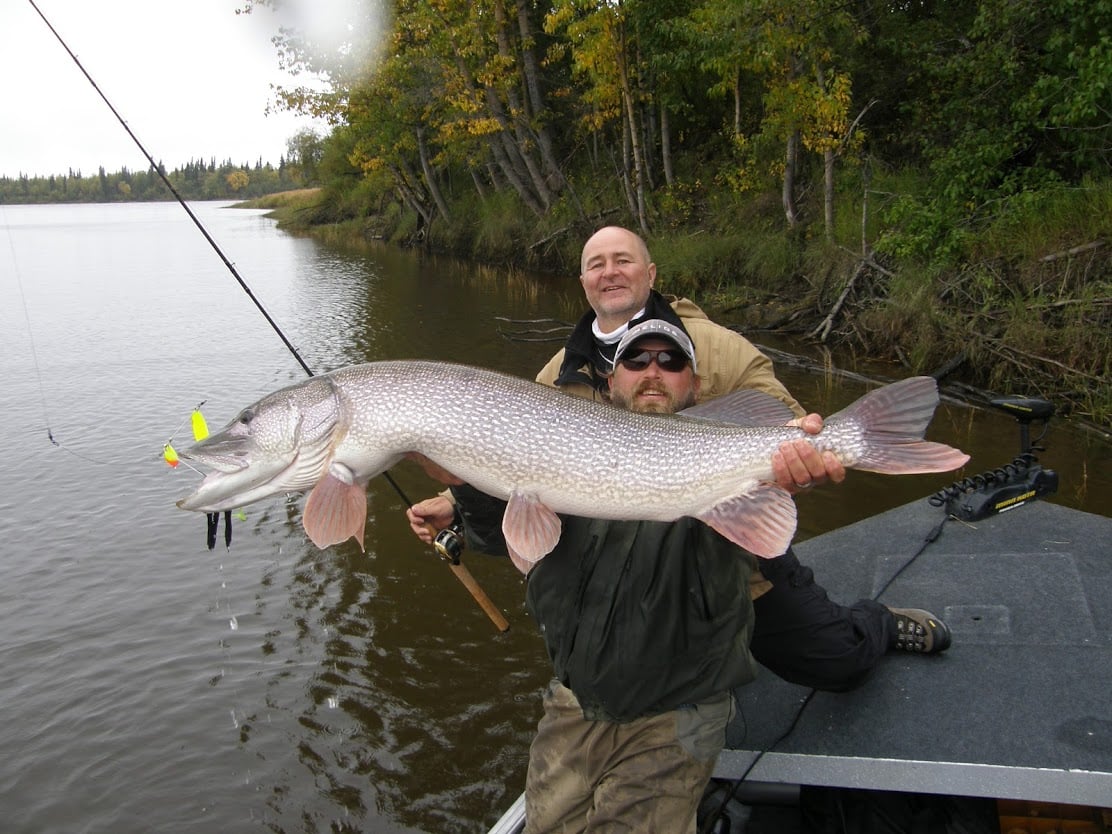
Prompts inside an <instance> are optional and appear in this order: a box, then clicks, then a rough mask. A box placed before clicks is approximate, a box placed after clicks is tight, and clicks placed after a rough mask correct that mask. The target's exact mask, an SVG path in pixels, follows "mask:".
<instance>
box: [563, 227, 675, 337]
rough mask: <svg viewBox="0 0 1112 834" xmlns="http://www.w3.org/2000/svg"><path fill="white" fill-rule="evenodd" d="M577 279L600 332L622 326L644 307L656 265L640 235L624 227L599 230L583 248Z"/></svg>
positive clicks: (607, 331)
mask: <svg viewBox="0 0 1112 834" xmlns="http://www.w3.org/2000/svg"><path fill="white" fill-rule="evenodd" d="M581 268H582V270H583V272H582V274H580V276H579V280H580V281H582V282H583V291H584V293H586V295H587V303H588V304H590V305H591V309H592V310H594V311H595V315H597V316H598V324H599V327H601V328H602V330H603V332H605V333H609V332H610V331H612V330H614V329H616V328H618V327H621V326H622V325H623V324H625V323H626V322H627V321H629V320H630V319H631V318H633V316H634V315H635V314H636V313H637V312H638V311H639V310H640V309H641V308H642V307H644V306H645V303H646V302H647V301H648V300H649V290H650V289H651V288H652V285H653V281H654V280H656V264H653V263H649V253H648V251H647V250H646V249H645V246H644V244H642V242H641V240H640V238H638V237H637V236H636V235H635V234H633V233H632V232H630V231H628V230H627V229H620V228H617V227H615V226H610V227H607V228H605V229H600V230H599V231H597V232H595V234H594V235H593V236H592V237H591V238H590V239H589V240H588V241H587V243H586V245H585V246H584V247H583V260H582V263H581Z"/></svg>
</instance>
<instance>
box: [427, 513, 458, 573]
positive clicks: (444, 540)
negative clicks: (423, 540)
mask: <svg viewBox="0 0 1112 834" xmlns="http://www.w3.org/2000/svg"><path fill="white" fill-rule="evenodd" d="M432 546H433V547H434V548H436V552H437V553H439V554H440V558H441V559H443V560H444V561H446V562H451V563H452V564H453V565H458V564H459V558H460V556H461V555H463V524H462V523H460V522H459V521H455V522H453V523H452V524H451V525H449V526H448V527H445V528H444V529H443V530H441V531H440V532H439V533H437V534H436V538H435V539H433V540H432Z"/></svg>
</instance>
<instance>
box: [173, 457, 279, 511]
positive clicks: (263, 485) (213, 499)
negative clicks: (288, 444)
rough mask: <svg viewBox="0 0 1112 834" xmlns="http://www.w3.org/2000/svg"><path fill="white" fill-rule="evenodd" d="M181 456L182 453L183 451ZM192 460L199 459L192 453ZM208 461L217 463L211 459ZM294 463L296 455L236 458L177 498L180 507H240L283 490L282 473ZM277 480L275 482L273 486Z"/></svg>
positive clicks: (210, 509)
mask: <svg viewBox="0 0 1112 834" xmlns="http://www.w3.org/2000/svg"><path fill="white" fill-rule="evenodd" d="M183 457H185V456H184V455H183ZM192 459H193V460H200V459H199V457H193V458H192ZM204 462H205V463H206V464H208V465H212V466H216V464H214V463H212V462H210V461H204ZM296 465H297V455H294V456H293V457H292V458H282V459H273V460H268V461H263V462H256V463H248V462H247V461H245V460H242V459H241V460H238V461H235V465H234V466H232V468H217V470H216V471H214V472H209V473H208V474H207V475H205V477H204V480H202V481H201V484H200V486H198V487H197V489H196V490H195V491H194V492H193V493H192V494H191V495H187V496H186V497H185V498H182V499H181V500H180V501H178V502H177V504H178V506H179V507H180V508H181V509H183V510H193V511H195V512H202V513H215V512H221V511H223V510H233V509H235V508H236V507H243V506H246V505H247V504H250V503H252V502H253V501H258V500H259V499H260V498H266V497H268V496H270V495H274V494H275V493H277V492H284V491H286V488H285V485H284V484H285V476H286V474H287V473H289V472H290V471H291V470H292V469H294V468H295V467H296ZM276 484H277V486H276Z"/></svg>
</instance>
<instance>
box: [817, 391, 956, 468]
mask: <svg viewBox="0 0 1112 834" xmlns="http://www.w3.org/2000/svg"><path fill="white" fill-rule="evenodd" d="M937 407H938V383H937V382H936V381H935V379H934V377H929V376H916V377H911V378H909V379H904V380H901V381H900V382H894V383H892V384H891V385H885V386H884V387H883V388H877V389H876V390H875V391H870V392H869V393H868V394H866V395H865V396H863V397H861V398H860V399H859V400H857V401H856V402H854V403H852V404H851V405H849V406H848V407H846V408H845V409H843V410H842V411H839V412H838V413H837V414H835V415H834V416H832V417H831V418H830V419H829V420H828V423H835V422H836V421H842V420H844V421H847V422H850V421H852V422H853V423H856V424H857V425H858V426H859V427H860V429H861V430H862V433H863V438H862V439H863V451H862V452H861V454H860V455H859V456H858V458H857V460H856V461H854V462H853V463H852V464H851V466H852V468H854V469H863V470H865V471H867V472H882V473H885V474H888V475H913V474H921V473H926V472H949V471H950V470H952V469H957V468H959V467H961V466H963V465H964V464H965V463H966V461H968V460H969V455H967V454H965V453H964V452H962V451H961V450H960V449H955V448H953V447H952V446H947V445H946V444H944V443H931V442H929V441H925V440H923V435H924V434H925V433H926V431H927V425H928V424H929V423H930V421H931V418H932V417H933V416H934V411H935V409H936V408H937Z"/></svg>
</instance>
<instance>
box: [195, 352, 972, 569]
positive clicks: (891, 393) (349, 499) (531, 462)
mask: <svg viewBox="0 0 1112 834" xmlns="http://www.w3.org/2000/svg"><path fill="white" fill-rule="evenodd" d="M937 405H938V389H937V385H936V383H935V381H934V379H932V378H931V377H913V378H910V379H906V380H903V381H901V382H896V383H893V384H891V385H886V386H884V387H882V388H878V389H876V390H874V391H871V392H870V393H868V394H866V395H865V396H863V397H861V398H860V399H859V400H857V401H856V402H854V403H853V404H851V405H850V406H848V407H847V408H845V409H844V410H842V411H840V412H838V413H837V414H835V415H833V416H831V417H829V418H828V419H827V420H826V421H825V426H824V428H823V430H822V432H821V433H820V434H818V435H809V434H807V433H805V432H803V431H802V430H801V429H797V428H793V427H788V426H785V425H784V423H785V422H787V421H788V420H789V419H791V418H792V416H793V415H792V413H791V411H790V409H788V408H787V406H785V405H784V404H783V403H780V402H779V401H778V400H775V399H773V398H772V397H769V396H768V395H765V394H760V393H757V392H752V391H743V392H738V393H736V394H730V395H727V396H725V397H720V398H718V399H716V400H712V401H710V402H709V403H706V404H705V405H697V406H695V407H693V408H690V409H687V410H686V411H684V412H682V413H681V414H676V415H659V414H637V413H633V412H630V411H626V410H624V409H620V408H617V407H615V406H610V405H605V404H602V403H596V402H591V401H589V400H585V399H582V398H579V397H575V396H571V395H569V394H565V393H562V392H560V391H558V390H555V389H553V388H549V387H547V386H544V385H541V384H539V383H536V382H531V381H528V380H524V379H520V378H517V377H512V376H507V375H504V374H500V373H495V372H493V371H488V370H482V369H479V368H472V367H468V366H465V365H453V364H445V363H438V362H420V361H406V362H373V363H370V364H366V365H353V366H351V367H347V368H341V369H340V370H337V371H333V372H332V373H329V374H324V375H322V376H317V377H313V378H311V379H309V380H307V381H306V382H303V383H300V384H298V385H291V386H289V387H288V388H283V389H282V390H280V391H277V392H275V393H273V394H270V395H269V396H266V397H264V398H263V399H261V400H259V401H258V402H257V403H255V404H254V405H251V406H248V407H247V408H246V409H244V410H243V411H242V412H240V414H239V416H238V417H236V418H235V420H233V421H232V422H231V423H229V424H228V425H227V426H226V427H225V428H224V429H223V430H222V431H220V432H219V433H218V434H214V435H212V436H211V437H209V438H207V439H206V440H202V441H201V442H200V443H197V444H196V445H194V446H193V447H191V448H190V449H189V450H188V451H187V452H184V453H183V454H182V457H185V458H189V459H191V460H194V461H197V462H199V463H201V464H204V465H206V466H208V467H210V468H211V469H212V470H214V471H213V472H211V473H210V474H208V475H207V476H206V477H205V479H204V480H203V481H202V483H201V485H200V486H199V487H198V488H197V491H196V492H194V493H193V494H192V495H190V496H188V497H187V498H184V499H182V500H181V501H179V502H178V506H179V507H181V508H182V509H186V510H199V511H204V512H215V511H219V510H227V509H232V508H234V507H240V506H243V505H245V504H250V503H251V502H253V501H258V500H260V499H262V498H267V497H269V496H272V495H276V494H279V493H290V492H300V491H303V490H307V489H311V490H312V492H310V494H309V498H308V500H307V501H306V504H305V510H304V513H303V515H302V523H303V525H304V527H305V531H306V533H308V535H309V538H310V539H311V540H312V541H313V543H314V544H316V545H317V546H318V547H322V548H323V547H327V546H328V545H330V544H335V543H337V542H341V541H344V540H346V539H348V538H351V537H354V538H355V539H357V540H358V541H359V542H360V545H362V541H363V528H364V525H365V523H366V513H367V499H366V494H365V490H366V485H367V481H368V480H370V479H371V478H372V477H374V476H375V475H377V474H379V473H381V472H383V471H385V470H386V469H388V468H389V467H391V466H393V465H394V464H396V463H397V462H398V461H400V460H401V459H402V458H404V457H405V456H406V454H407V453H410V452H418V453H420V454H423V455H425V456H426V457H428V458H430V459H431V460H433V461H434V462H436V463H438V464H439V465H441V466H443V467H444V468H445V469H447V470H448V471H449V472H451V473H453V474H454V475H456V476H457V477H459V478H461V479H462V480H464V481H465V482H467V483H469V484H471V485H473V486H474V487H476V488H478V489H480V490H482V491H483V492H486V493H488V494H490V495H494V496H497V497H499V498H504V499H507V500H508V502H509V504H508V507H507V509H506V514H505V517H504V519H503V522H502V528H503V532H504V533H505V536H506V543H507V545H508V547H509V549H510V552H511V554H512V555H514V556H515V557H516V558H515V560H514V561H515V563H516V564H518V566H519V567H523V565H526V563H532V562H535V561H537V560H538V559H540V558H541V557H543V556H544V555H546V554H547V553H548V552H549V551H551V550H552V548H553V547H554V546H555V544H556V541H557V540H558V539H559V536H560V526H561V525H560V519H559V518H558V516H557V514H558V513H564V514H571V515H579V516H590V517H594V518H608V519H623V520H634V519H640V520H649V521H654V520H655V521H673V520H675V519H677V518H680V517H682V516H693V517H695V518H698V519H700V520H702V521H704V522H705V523H706V524H708V525H710V526H711V527H713V528H714V529H715V530H717V531H718V532H719V533H721V534H722V535H723V536H725V537H726V538H728V539H730V540H731V541H733V542H735V543H737V544H739V545H740V546H742V547H744V548H745V549H747V550H749V551H751V552H752V553H755V554H756V555H758V556H764V557H773V556H778V555H779V554H781V553H783V552H784V551H785V550H786V549H787V547H788V544H789V543H790V542H791V539H792V536H793V535H794V534H795V526H796V515H795V504H794V502H793V501H792V499H791V496H790V495H789V494H788V493H787V492H786V491H785V490H783V489H781V488H780V487H778V486H776V485H775V484H773V483H771V481H772V478H773V474H772V462H771V458H772V453H773V452H774V451H775V450H776V449H777V448H778V447H779V446H780V444H781V443H783V442H785V441H788V440H795V439H800V438H802V439H804V440H807V441H809V442H810V443H812V444H813V445H814V446H815V447H817V448H819V449H820V450H830V451H832V452H833V453H834V454H835V455H837V456H838V458H839V460H841V462H842V463H843V464H844V465H845V466H846V467H850V468H855V469H864V470H868V471H872V472H885V473H889V474H907V473H921V472H945V471H948V470H951V469H956V468H957V467H959V466H961V465H963V464H964V463H965V462H966V461H967V460H968V459H969V456H968V455H966V454H963V453H962V452H960V451H959V450H957V449H954V448H951V447H949V446H945V445H942V444H939V443H930V442H926V441H924V440H923V434H924V432H925V431H926V427H927V424H928V423H929V422H930V420H931V417H932V416H933V415H934V410H935V407H936V406H937ZM522 560H524V562H523V561H522Z"/></svg>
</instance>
